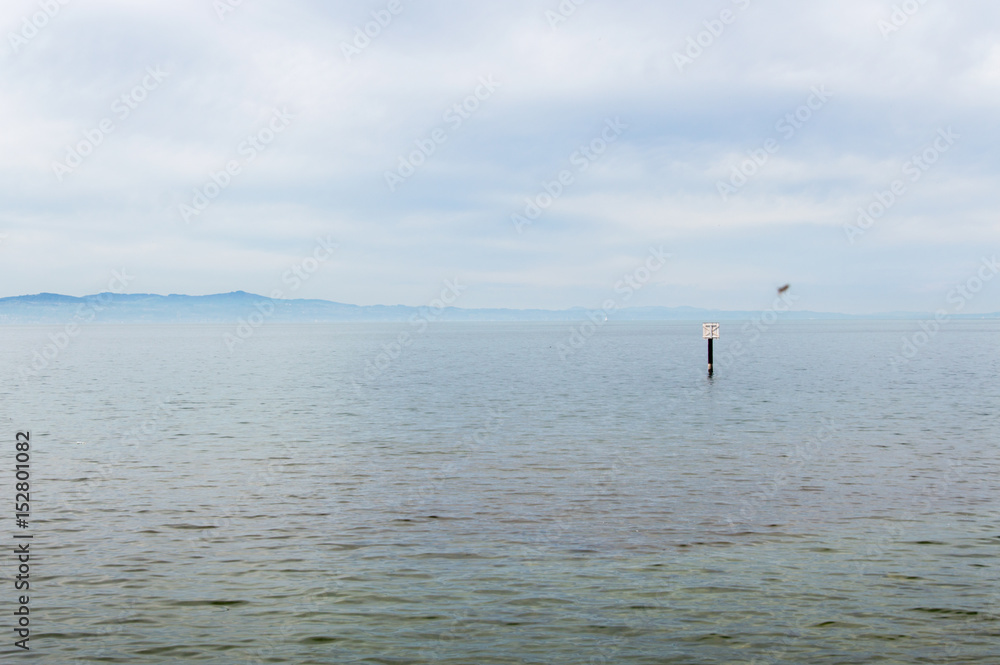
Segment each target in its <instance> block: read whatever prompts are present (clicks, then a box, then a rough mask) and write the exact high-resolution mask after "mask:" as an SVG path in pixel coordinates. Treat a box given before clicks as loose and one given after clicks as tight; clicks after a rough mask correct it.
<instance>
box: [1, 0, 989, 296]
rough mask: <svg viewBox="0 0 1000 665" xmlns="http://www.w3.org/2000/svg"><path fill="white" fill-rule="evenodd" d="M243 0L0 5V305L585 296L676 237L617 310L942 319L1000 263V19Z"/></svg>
mask: <svg viewBox="0 0 1000 665" xmlns="http://www.w3.org/2000/svg"><path fill="white" fill-rule="evenodd" d="M578 1H579V0H578ZM231 4H232V5H236V6H235V7H233V6H230V3H229V2H227V0H220V1H219V2H214V3H213V1H212V0H197V1H195V0H147V1H144V2H135V1H134V0H127V1H126V0H62V2H60V0H5V2H4V3H3V5H2V8H0V28H2V29H3V36H4V41H3V44H2V45H0V47H2V49H0V50H2V53H3V55H2V56H0V92H2V94H0V121H2V125H0V171H2V173H0V175H2V178H0V280H2V289H0V295H3V296H8V295H22V294H29V293H38V292H57V293H66V294H71V295H84V294H87V293H94V292H99V291H104V290H106V289H107V287H108V283H109V281H110V279H111V275H112V270H119V271H120V270H121V269H123V268H124V269H125V270H126V271H127V273H128V274H129V275H131V276H133V277H134V279H133V280H132V281H131V282H130V283H129V286H128V288H127V291H128V292H134V293H139V292H141V293H189V294H209V293H219V292H228V291H235V290H245V291H252V292H256V293H264V294H269V293H271V292H272V291H274V290H275V289H282V292H283V294H284V295H285V297H297V298H324V299H330V300H336V301H340V302H348V303H357V304H396V303H402V304H409V305H422V304H426V303H427V302H428V301H429V300H430V299H432V298H434V297H436V296H437V294H439V293H440V291H441V289H442V286H443V284H444V282H445V280H449V279H454V278H458V279H459V280H461V283H462V284H464V285H465V287H466V289H465V291H464V292H463V293H462V295H461V298H460V300H459V302H458V303H457V304H458V306H461V307H518V308H526V307H544V308H565V307H572V306H584V307H597V306H599V305H600V304H601V303H602V302H603V301H605V300H607V299H608V298H614V297H616V296H615V284H616V282H618V281H619V280H621V279H622V277H623V275H626V274H633V273H634V271H635V270H636V269H637V268H638V267H639V266H642V265H643V264H644V263H645V261H646V259H647V257H648V256H649V251H650V248H651V247H655V248H657V249H659V248H661V247H662V248H663V251H665V252H666V253H669V254H670V255H671V258H670V259H669V261H668V263H667V265H666V266H665V267H664V268H662V269H661V270H659V271H654V272H653V274H652V276H651V279H650V281H649V282H648V283H647V284H646V285H645V286H644V288H642V290H641V291H639V293H638V295H637V296H636V297H635V298H633V299H632V301H631V302H630V303H629V304H632V305H665V306H677V305H691V306H699V307H718V308H726V309H758V308H764V307H767V306H768V305H769V304H770V303H771V301H772V300H773V297H774V289H775V287H777V286H780V285H782V284H784V283H786V282H790V283H792V285H793V286H792V292H793V293H795V294H796V295H797V296H798V297H799V298H800V300H799V301H798V303H797V307H798V308H800V309H810V310H817V311H841V312H856V313H863V312H878V311H890V310H917V311H931V310H935V309H939V308H943V307H947V306H948V305H947V300H946V299H947V296H948V293H949V291H950V290H951V289H952V288H953V287H954V286H955V285H957V284H960V283H966V282H967V280H969V279H970V278H972V277H973V276H974V275H975V274H976V272H977V270H978V268H979V266H980V265H981V263H982V260H983V258H984V257H992V256H994V255H995V254H996V253H997V250H998V248H1000V242H998V240H1000V225H998V217H997V215H998V212H1000V208H998V205H997V204H998V201H1000V187H998V183H997V170H998V169H997V165H998V159H1000V151H998V150H997V148H998V145H997V138H998V131H1000V123H998V121H997V118H998V112H1000V41H998V27H1000V22H998V19H1000V5H998V3H996V2H987V1H986V0H968V1H966V2H945V1H944V0H926V2H923V3H920V2H918V1H917V0H908V1H907V2H897V3H895V5H896V6H897V7H898V8H899V10H898V11H897V12H896V13H895V15H894V10H893V6H894V3H893V2H890V1H888V0H886V1H881V0H817V1H813V2H802V0H714V1H711V2H705V1H702V0H699V1H698V2H695V1H693V0H692V1H678V2H653V1H651V0H647V1H638V0H616V1H615V2H610V1H599V0H586V1H584V2H582V4H580V5H579V6H577V5H576V4H574V3H573V1H572V0H566V1H565V2H563V3H562V4H561V5H560V2H559V0H547V1H546V0H503V1H502V2H499V1H492V2H490V1H487V2H476V3H471V2H457V1H454V2H452V1H448V0H420V1H417V0H398V2H389V0H375V1H370V2H369V1H356V2H338V3H333V2H321V1H319V0H280V1H279V0H242V2H239V1H238V0H231ZM560 7H561V9H560ZM46 8H47V9H46ZM905 10H909V12H911V13H907V12H906V11H905ZM373 13H374V14H373ZM377 20H381V22H382V23H384V24H385V25H384V26H383V25H381V24H379V23H377V22H374V21H377ZM706 22H707V23H706ZM38 26H41V27H38ZM366 29H367V31H368V33H369V34H370V35H374V37H372V36H368V35H365V34H364V32H365V30H366ZM699 42H700V44H699ZM477 95H478V97H477ZM456 105H458V108H457V109H456V108H455V107H456ZM788 114H792V115H791V118H790V119H788V118H786V116H787V115H788ZM796 115H797V117H796ZM109 129H110V130H112V131H110V132H109V131H106V130H109ZM250 137H254V138H253V141H250V140H249V138H250ZM435 138H436V139H437V140H436V141H435ZM418 143H419V144H420V145H422V146H423V151H424V153H431V154H429V155H425V154H413V153H414V151H419V150H420V147H419V146H418ZM935 143H936V145H935ZM255 144H256V145H255ZM584 147H587V150H589V152H585V151H583V150H581V148H584ZM914 156H917V158H918V161H916V162H914V161H912V160H913V157H914ZM401 157H402V158H403V159H405V160H407V161H408V162H409V164H406V165H403V166H401V165H400V159H401ZM752 159H756V163H754V162H752V161H747V160H752ZM227 165H228V166H229V167H230V169H231V170H232V172H233V174H226V173H225V170H226V168H227ZM414 165H415V166H414ZM411 166H414V168H413V169H412V173H411V171H410V167H411ZM734 168H742V170H743V173H741V174H737V175H734V170H733V169H734ZM213 174H214V177H215V179H216V180H217V181H218V182H219V183H221V184H223V185H225V186H216V185H215V184H214V183H213V180H212V179H213ZM390 174H391V175H390ZM747 174H749V175H747ZM560 176H562V177H563V179H564V182H563V183H560V182H559V178H560ZM546 185H548V188H549V190H550V191H551V192H552V193H554V194H555V195H554V196H552V197H551V198H550V197H549V194H548V193H546V189H545V188H546ZM894 185H895V188H896V192H895V193H893V192H892V189H893V186H894ZM560 188H561V191H560ZM196 190H198V191H199V192H201V194H200V195H199V194H196ZM540 195H541V197H540ZM201 196H204V197H205V198H204V199H202V198H201ZM539 197H540V198H539ZM880 198H881V199H882V201H881V202H880V201H879V199H880ZM527 199H530V200H533V201H534V202H535V203H536V204H541V206H540V208H539V209H538V210H535V209H533V208H530V207H529V206H528V203H527V201H526V200H527ZM206 203H207V205H206ZM199 208H203V209H199ZM859 208H862V209H867V210H868V211H869V214H872V217H871V218H870V220H864V219H862V222H863V225H864V227H867V228H864V227H863V226H862V225H859V224H858V220H859V212H858V209H859ZM883 211H884V212H883ZM515 215H520V216H521V217H520V218H519V217H515ZM879 215H880V216H879ZM531 217H534V218H533V219H531ZM526 222H530V223H526ZM318 238H324V239H332V240H333V241H334V242H336V243H338V244H339V248H338V249H337V251H336V253H335V255H334V256H333V257H332V258H331V259H329V260H328V261H326V262H323V263H321V264H318V268H317V267H316V265H314V264H313V263H312V261H311V260H307V257H311V256H313V254H314V250H315V249H316V247H317V239H318ZM321 255H322V253H321ZM304 260H305V261H306V263H305V268H304V269H308V268H316V270H315V272H314V273H312V274H311V276H310V278H309V279H308V280H306V281H304V282H303V283H302V285H301V287H300V288H297V289H294V288H290V287H291V284H292V281H291V280H288V279H287V278H286V279H283V276H286V275H287V271H289V270H290V269H292V268H293V267H296V266H302V265H303V264H302V262H303V261H304ZM300 269H301V268H300ZM306 274H308V273H306ZM640 276H644V275H643V274H642V273H641V272H640ZM997 310H1000V279H998V280H996V281H995V282H993V283H989V284H986V285H985V287H984V288H983V289H982V291H981V292H980V293H978V294H977V295H976V297H975V298H974V299H972V300H971V302H970V304H969V307H968V308H967V311H980V312H985V311H997Z"/></svg>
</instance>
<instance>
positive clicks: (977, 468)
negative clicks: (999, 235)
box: [0, 321, 1000, 665]
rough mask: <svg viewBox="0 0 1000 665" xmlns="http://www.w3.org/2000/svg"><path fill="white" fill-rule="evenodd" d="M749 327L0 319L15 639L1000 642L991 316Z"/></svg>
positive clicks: (265, 643) (285, 648)
mask: <svg viewBox="0 0 1000 665" xmlns="http://www.w3.org/2000/svg"><path fill="white" fill-rule="evenodd" d="M740 328H741V324H739V323H733V324H726V323H724V324H723V326H722V339H721V340H720V341H719V342H718V346H717V352H716V353H717V361H719V362H720V363H721V364H722V365H723V366H722V367H720V368H718V370H717V371H716V373H715V376H714V377H712V378H711V379H710V378H708V376H707V374H706V371H705V370H706V368H705V362H706V361H705V348H704V342H703V341H702V339H701V326H700V323H693V324H692V323H645V324H625V323H621V324H607V325H604V326H602V327H601V328H599V329H598V330H596V332H594V334H593V335H592V336H591V337H590V339H589V340H588V341H587V342H586V343H585V344H584V345H583V346H582V348H580V349H574V350H573V353H572V354H571V355H569V356H568V357H566V358H565V359H564V358H561V357H560V351H559V349H560V347H559V345H560V344H568V338H569V325H568V324H564V323H557V324H458V323H449V324H446V323H438V324H434V325H431V326H430V327H429V328H428V329H427V330H426V331H424V332H420V331H419V330H416V329H414V328H412V327H411V326H410V325H409V324H407V323H402V324H379V325H364V324H355V325H302V326H292V325H278V324H266V325H264V326H263V327H262V328H260V329H259V330H258V331H257V332H256V334H255V335H254V336H253V337H252V338H251V339H249V340H248V341H247V342H245V343H244V344H242V345H240V346H238V347H237V348H236V349H235V350H233V351H232V352H231V351H230V349H229V348H228V347H227V345H226V343H225V342H224V335H225V334H226V333H231V332H233V330H232V328H231V327H220V326H96V325H95V326H91V327H88V328H85V329H84V330H83V331H82V332H81V333H80V335H79V336H78V337H77V338H76V339H74V340H73V341H72V342H71V343H70V344H69V346H68V347H67V348H66V349H65V350H63V351H61V352H60V353H59V354H58V357H56V358H55V359H54V360H52V361H50V362H48V366H47V367H45V368H43V369H41V370H40V371H38V372H37V375H34V376H32V375H31V374H26V375H25V376H22V375H21V371H20V370H21V369H22V368H25V367H29V368H30V367H31V363H32V358H33V354H34V352H35V351H39V352H44V349H45V346H46V345H47V344H49V340H48V336H49V334H50V333H52V332H54V329H48V328H24V327H2V328H0V339H2V340H3V344H2V345H0V373H2V375H3V376H4V377H5V381H4V385H3V387H2V388H0V416H2V418H3V422H4V423H5V431H6V432H7V434H5V437H6V438H7V439H8V440H9V441H10V442H13V438H14V433H15V432H16V431H18V430H23V429H30V430H31V432H32V436H33V442H34V447H33V457H32V471H33V478H32V488H31V489H32V492H31V498H32V529H31V533H33V534H34V535H35V538H34V541H33V544H32V548H33V559H32V564H33V566H32V582H31V584H32V586H31V599H32V600H31V602H32V610H31V611H32V613H31V620H32V628H33V632H32V637H31V646H32V650H31V652H30V654H27V655H19V658H22V659H23V660H25V661H33V660H37V661H39V662H42V663H46V664H49V663H51V664H53V665H56V664H62V663H129V664H142V663H177V662H205V663H295V664H297V665H305V664H309V663H387V664H395V663H399V664H404V663H405V664H409V663H438V664H441V665H444V664H454V665H459V664H461V665H478V664H489V663H532V664H533V663H539V664H541V663H566V664H570V663H572V664H582V663H627V664H647V663H648V664H654V663H684V664H701V663H705V664H708V663H712V664H715V663H758V664H760V663H796V664H801V663H810V664H830V665H832V664H835V663H899V664H912V663H963V664H970V663H984V664H985V663H990V664H994V665H995V663H997V662H1000V557H998V552H1000V436H998V433H1000V419H998V413H997V409H998V405H1000V382H998V380H997V376H998V371H1000V322H996V321H982V322H959V321H953V322H949V323H947V324H946V325H945V327H944V328H942V330H941V331H940V332H939V333H938V334H936V335H935V336H934V338H933V339H930V340H929V341H928V343H926V344H925V345H923V346H922V347H921V348H920V349H918V350H917V353H916V354H915V357H913V359H912V360H911V361H910V362H908V363H905V364H894V363H892V362H890V358H891V357H896V356H898V354H900V353H901V349H902V340H903V338H904V336H906V337H908V338H912V336H913V335H914V333H916V332H918V331H919V330H920V329H919V327H918V324H917V323H916V322H906V321H895V322H804V323H779V324H777V325H774V326H772V327H770V328H768V329H766V331H765V332H764V333H763V334H760V335H759V336H756V335H754V336H748V335H746V334H743V333H741V331H740ZM403 331H409V332H411V333H413V338H412V339H413V341H412V344H411V345H410V346H409V347H407V348H405V349H401V350H400V349H396V348H394V347H392V346H391V343H392V342H393V341H394V340H396V339H397V338H398V336H399V333H400V332H403ZM754 337H757V338H756V339H754ZM737 341H739V342H741V344H742V355H741V356H740V357H731V356H729V355H728V353H727V352H728V351H731V350H732V349H733V348H734V345H735V343H736V342H737ZM920 341H923V340H920ZM385 344H390V347H389V349H388V351H385V355H380V354H382V353H383V348H384V347H383V345H385ZM390 355H392V356H395V357H394V358H393V357H390ZM369 363H370V364H369ZM3 450H5V451H7V452H5V453H4V456H5V457H4V459H3V461H2V464H3V465H4V468H11V467H12V466H13V463H14V460H13V445H12V443H11V445H7V446H4V448H3ZM5 477H7V478H8V479H9V478H10V477H11V476H10V474H6V472H5ZM7 485H8V487H7V488H6V489H4V490H3V491H4V492H5V493H6V494H7V495H12V494H13V486H12V481H9V480H8V483H7ZM8 498H12V496H8ZM10 508H12V506H10ZM10 512H11V513H12V512H13V511H12V510H10ZM6 524H7V526H6V527H5V532H6V533H7V536H6V537H7V538H8V542H13V541H12V540H10V537H11V535H12V534H13V531H14V525H13V515H12V514H11V515H9V516H8V518H7V522H6ZM0 566H2V571H0V572H2V573H3V575H4V576H5V578H8V579H9V578H11V577H13V575H14V574H15V567H14V563H13V560H12V557H10V556H5V557H3V558H2V563H0ZM4 589H5V591H4V593H3V594H0V606H2V607H3V608H9V610H12V609H13V607H12V603H13V600H14V596H15V594H14V591H13V589H12V585H11V584H10V583H7V584H5V585H4ZM4 614H5V615H6V616H7V617H8V619H7V620H6V621H4V622H2V623H3V624H4V626H3V630H4V634H6V635H7V640H8V642H7V643H5V645H3V646H2V647H0V649H2V650H4V652H6V653H10V643H12V642H13V640H14V638H13V637H12V634H13V633H12V631H11V630H10V628H9V627H10V626H12V625H13V621H12V620H11V619H10V616H11V614H10V612H9V611H8V609H5V610H4ZM5 662H7V661H6V658H5ZM18 662H20V661H18Z"/></svg>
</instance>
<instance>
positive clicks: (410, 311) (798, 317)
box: [0, 291, 1000, 325]
mask: <svg viewBox="0 0 1000 665" xmlns="http://www.w3.org/2000/svg"><path fill="white" fill-rule="evenodd" d="M598 314H600V310H598V309H586V308H582V307H576V308H572V309H564V310H542V309H503V308H492V309H490V308H486V309H462V308H458V307H448V306H445V305H444V303H430V304H429V305H425V306H422V307H412V306H408V305H349V304H344V303H338V302H332V301H328V300H272V299H270V298H267V297H265V296H260V295H256V294H252V293H246V292H244V291H236V292H234V293H225V294H216V295H208V296H187V295H169V296H162V295H155V294H116V293H102V294H95V295H90V296H83V297H76V296H65V295H59V294H51V293H43V294H38V295H29V296H15V297H8V298H0V325H48V324H57V325H59V324H65V323H67V322H73V321H76V322H78V323H80V324H91V323H94V324H97V323H100V324H154V323H155V324H165V323H186V324H199V323H204V324H213V323H232V322H234V321H239V320H240V319H241V318H248V317H251V316H253V317H255V318H261V319H264V320H268V321H271V322H274V323H379V322H386V323H389V322H406V321H411V320H414V319H423V320H427V321H428V322H434V321H441V322H445V321H447V322H481V323H504V322H509V323H527V322H553V323H558V322H565V321H574V322H575V321H581V320H586V319H588V318H589V317H592V316H594V315H598ZM762 314H767V311H766V310H746V311H732V310H712V309H699V308H695V307H625V308H622V309H619V310H617V311H614V312H613V313H612V314H610V315H609V316H608V318H607V320H608V321H610V322H644V321H647V322H702V321H710V320H718V321H720V322H721V321H747V320H752V319H754V318H756V317H759V316H761V315H762ZM772 315H774V316H776V319H777V320H780V321H789V322H791V321H879V320H882V321H896V320H899V321H906V320H921V319H926V318H928V317H932V316H933V314H932V313H921V312H887V313H879V314H842V313H834V312H811V311H794V310H789V311H778V312H772ZM951 318H954V319H960V320H1000V312H996V313H987V314H953V315H952V316H951Z"/></svg>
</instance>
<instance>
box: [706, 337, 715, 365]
mask: <svg viewBox="0 0 1000 665" xmlns="http://www.w3.org/2000/svg"><path fill="white" fill-rule="evenodd" d="M714 341H715V340H713V339H712V338H711V337H709V338H708V373H709V374H711V373H712V365H713V362H712V342H714Z"/></svg>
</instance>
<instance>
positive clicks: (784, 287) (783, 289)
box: [778, 284, 792, 296]
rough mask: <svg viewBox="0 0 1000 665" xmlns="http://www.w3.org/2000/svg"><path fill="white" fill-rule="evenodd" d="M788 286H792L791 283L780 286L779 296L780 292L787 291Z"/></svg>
mask: <svg viewBox="0 0 1000 665" xmlns="http://www.w3.org/2000/svg"><path fill="white" fill-rule="evenodd" d="M790 288H792V285H791V284H785V285H784V286H782V287H781V288H779V289H778V295H779V296H780V295H781V294H782V293H784V292H785V291H787V290H788V289H790Z"/></svg>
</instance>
